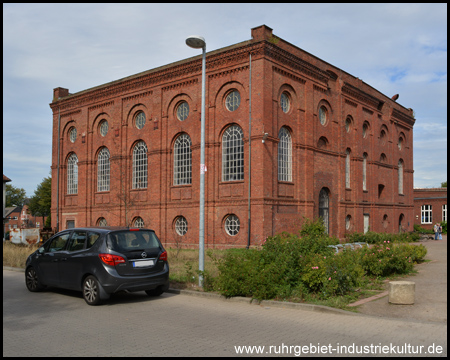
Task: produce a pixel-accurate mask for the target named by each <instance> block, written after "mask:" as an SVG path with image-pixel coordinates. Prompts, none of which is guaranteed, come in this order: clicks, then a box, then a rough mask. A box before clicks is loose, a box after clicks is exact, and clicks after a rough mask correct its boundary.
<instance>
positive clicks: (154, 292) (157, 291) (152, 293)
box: [145, 286, 164, 296]
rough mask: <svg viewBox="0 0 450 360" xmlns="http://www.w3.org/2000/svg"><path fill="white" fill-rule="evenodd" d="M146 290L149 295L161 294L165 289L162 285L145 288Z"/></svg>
mask: <svg viewBox="0 0 450 360" xmlns="http://www.w3.org/2000/svg"><path fill="white" fill-rule="evenodd" d="M145 292H146V294H147V295H148V296H159V295H161V294H162V293H163V292H164V290H163V287H162V286H159V287H157V288H156V289H152V290H145Z"/></svg>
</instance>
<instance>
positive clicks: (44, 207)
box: [28, 176, 52, 224]
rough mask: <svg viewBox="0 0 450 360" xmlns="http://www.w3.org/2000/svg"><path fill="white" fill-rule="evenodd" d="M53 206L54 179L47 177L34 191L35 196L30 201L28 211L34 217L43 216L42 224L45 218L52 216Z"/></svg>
mask: <svg viewBox="0 0 450 360" xmlns="http://www.w3.org/2000/svg"><path fill="white" fill-rule="evenodd" d="M51 206H52V178H51V177H50V176H49V177H46V178H44V179H43V180H42V182H41V183H40V184H39V185H38V187H37V189H36V190H35V191H34V195H33V196H32V197H31V199H30V203H29V204H28V209H30V211H31V214H32V215H34V216H42V224H44V218H45V217H46V216H50V209H51Z"/></svg>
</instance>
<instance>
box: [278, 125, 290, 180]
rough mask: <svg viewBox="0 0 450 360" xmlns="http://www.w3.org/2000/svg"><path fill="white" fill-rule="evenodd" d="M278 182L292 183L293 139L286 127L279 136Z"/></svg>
mask: <svg viewBox="0 0 450 360" xmlns="http://www.w3.org/2000/svg"><path fill="white" fill-rule="evenodd" d="M278 138H279V139H280V141H279V142H278V180H279V181H292V138H291V134H290V132H289V130H288V129H286V128H285V127H284V126H283V127H282V128H281V129H280V132H279V134H278Z"/></svg>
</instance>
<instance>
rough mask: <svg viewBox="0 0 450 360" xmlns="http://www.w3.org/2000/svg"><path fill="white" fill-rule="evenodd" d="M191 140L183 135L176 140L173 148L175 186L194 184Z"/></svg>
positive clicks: (186, 135)
mask: <svg viewBox="0 0 450 360" xmlns="http://www.w3.org/2000/svg"><path fill="white" fill-rule="evenodd" d="M191 145H192V142H191V138H190V137H189V135H188V134H181V135H180V136H178V138H177V139H176V140H175V144H174V148H173V184H174V185H186V184H191V183H192V150H191Z"/></svg>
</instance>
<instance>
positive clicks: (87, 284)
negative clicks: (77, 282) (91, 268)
mask: <svg viewBox="0 0 450 360" xmlns="http://www.w3.org/2000/svg"><path fill="white" fill-rule="evenodd" d="M100 291H101V290H100V284H99V283H98V280H97V279H96V278H95V277H94V276H92V275H90V276H88V277H87V278H86V279H84V281H83V297H84V301H86V303H87V304H88V305H99V304H101V303H102V302H103V301H102V299H101V297H100Z"/></svg>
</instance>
